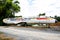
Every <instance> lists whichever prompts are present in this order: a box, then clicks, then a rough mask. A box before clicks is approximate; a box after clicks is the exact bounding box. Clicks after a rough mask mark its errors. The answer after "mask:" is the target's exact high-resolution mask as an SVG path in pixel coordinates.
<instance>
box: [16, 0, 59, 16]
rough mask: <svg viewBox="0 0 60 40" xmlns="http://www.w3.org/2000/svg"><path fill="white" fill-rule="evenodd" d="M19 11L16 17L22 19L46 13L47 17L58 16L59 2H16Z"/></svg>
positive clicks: (30, 0) (38, 0) (28, 0)
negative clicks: (18, 16) (21, 17)
mask: <svg viewBox="0 0 60 40" xmlns="http://www.w3.org/2000/svg"><path fill="white" fill-rule="evenodd" d="M18 1H19V2H20V4H19V5H20V7H21V9H20V10H21V11H20V12H18V14H16V15H22V16H24V17H29V16H37V15H38V14H39V13H46V15H47V16H54V15H58V16H60V0H18Z"/></svg>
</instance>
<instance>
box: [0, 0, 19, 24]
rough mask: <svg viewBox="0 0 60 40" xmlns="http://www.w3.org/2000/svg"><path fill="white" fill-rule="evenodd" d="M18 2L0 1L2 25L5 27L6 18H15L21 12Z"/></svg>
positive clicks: (12, 0) (10, 0)
mask: <svg viewBox="0 0 60 40" xmlns="http://www.w3.org/2000/svg"><path fill="white" fill-rule="evenodd" d="M18 4H19V2H18V1H14V0H0V25H3V22H2V20H3V19H4V18H9V17H14V14H15V13H17V12H19V11H20V6H19V5H18Z"/></svg>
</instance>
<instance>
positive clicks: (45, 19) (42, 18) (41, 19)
mask: <svg viewBox="0 0 60 40" xmlns="http://www.w3.org/2000/svg"><path fill="white" fill-rule="evenodd" d="M36 19H37V20H46V19H47V18H36Z"/></svg>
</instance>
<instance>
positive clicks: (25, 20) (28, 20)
mask: <svg viewBox="0 0 60 40" xmlns="http://www.w3.org/2000/svg"><path fill="white" fill-rule="evenodd" d="M3 22H4V23H6V24H21V25H26V24H29V23H30V24H32V23H36V24H38V23H42V24H44V23H45V24H49V23H57V22H58V21H57V20H56V19H54V18H51V17H46V16H40V17H35V18H34V17H32V18H31V17H30V18H24V17H19V18H5V19H3Z"/></svg>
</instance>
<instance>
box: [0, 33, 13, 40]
mask: <svg viewBox="0 0 60 40" xmlns="http://www.w3.org/2000/svg"><path fill="white" fill-rule="evenodd" d="M0 40H14V38H12V37H8V36H6V35H5V34H4V33H2V32H0Z"/></svg>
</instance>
